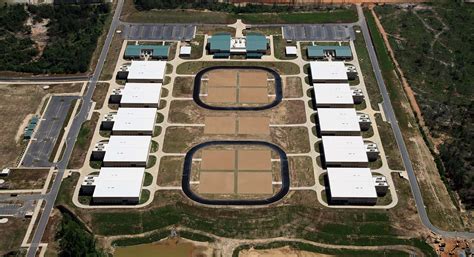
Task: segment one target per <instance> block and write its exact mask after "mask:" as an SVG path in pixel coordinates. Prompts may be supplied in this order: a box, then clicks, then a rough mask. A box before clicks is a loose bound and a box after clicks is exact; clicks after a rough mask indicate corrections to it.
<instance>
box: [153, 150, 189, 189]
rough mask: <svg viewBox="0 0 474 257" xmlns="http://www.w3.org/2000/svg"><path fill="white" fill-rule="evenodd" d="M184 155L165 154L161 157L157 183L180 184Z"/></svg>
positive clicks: (160, 184)
mask: <svg viewBox="0 0 474 257" xmlns="http://www.w3.org/2000/svg"><path fill="white" fill-rule="evenodd" d="M183 163H184V157H174V156H173V157H172V156H165V157H162V158H161V161H160V167H159V169H158V178H157V179H156V183H157V184H158V185H159V186H179V185H181V176H182V174H183Z"/></svg>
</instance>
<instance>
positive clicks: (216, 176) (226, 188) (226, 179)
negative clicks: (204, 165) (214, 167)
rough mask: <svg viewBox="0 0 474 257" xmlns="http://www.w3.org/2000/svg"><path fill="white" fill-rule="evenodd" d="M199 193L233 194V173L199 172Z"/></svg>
mask: <svg viewBox="0 0 474 257" xmlns="http://www.w3.org/2000/svg"><path fill="white" fill-rule="evenodd" d="M199 193H201V194H232V193H234V172H201V173H200V174H199Z"/></svg>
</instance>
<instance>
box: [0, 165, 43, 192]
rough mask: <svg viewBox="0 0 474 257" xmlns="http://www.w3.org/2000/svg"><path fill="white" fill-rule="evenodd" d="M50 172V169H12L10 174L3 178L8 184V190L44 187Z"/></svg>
mask: <svg viewBox="0 0 474 257" xmlns="http://www.w3.org/2000/svg"><path fill="white" fill-rule="evenodd" d="M48 174H49V170H48V169H12V170H11V171H10V175H8V176H7V177H5V178H2V179H4V180H5V184H8V190H17V189H42V188H43V186H44V183H45V182H46V178H47V177H48Z"/></svg>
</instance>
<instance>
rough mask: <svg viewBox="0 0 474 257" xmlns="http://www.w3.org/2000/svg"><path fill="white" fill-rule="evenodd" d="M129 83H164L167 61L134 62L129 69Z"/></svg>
mask: <svg viewBox="0 0 474 257" xmlns="http://www.w3.org/2000/svg"><path fill="white" fill-rule="evenodd" d="M127 70H128V76H127V82H143V83H163V80H164V78H165V72H166V62H165V61H132V64H131V65H130V66H129V67H128V69H127Z"/></svg>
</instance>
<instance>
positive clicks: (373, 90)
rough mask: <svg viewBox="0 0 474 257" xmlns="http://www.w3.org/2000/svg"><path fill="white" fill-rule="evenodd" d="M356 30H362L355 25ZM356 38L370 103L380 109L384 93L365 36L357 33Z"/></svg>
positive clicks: (355, 44) (355, 42)
mask: <svg viewBox="0 0 474 257" xmlns="http://www.w3.org/2000/svg"><path fill="white" fill-rule="evenodd" d="M354 30H360V28H359V27H355V29H354ZM355 35H356V40H354V47H355V49H356V52H357V58H358V59H359V65H360V68H361V69H362V70H361V71H360V72H362V75H363V76H364V82H365V87H366V89H367V93H368V94H369V98H370V105H371V107H372V109H374V110H376V111H378V110H379V105H378V104H379V103H381V102H382V95H381V94H380V89H379V86H378V84H377V81H376V80H375V74H374V70H373V68H372V64H371V62H370V58H369V53H368V51H367V48H366V46H365V40H364V36H363V35H362V32H361V33H355Z"/></svg>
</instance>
